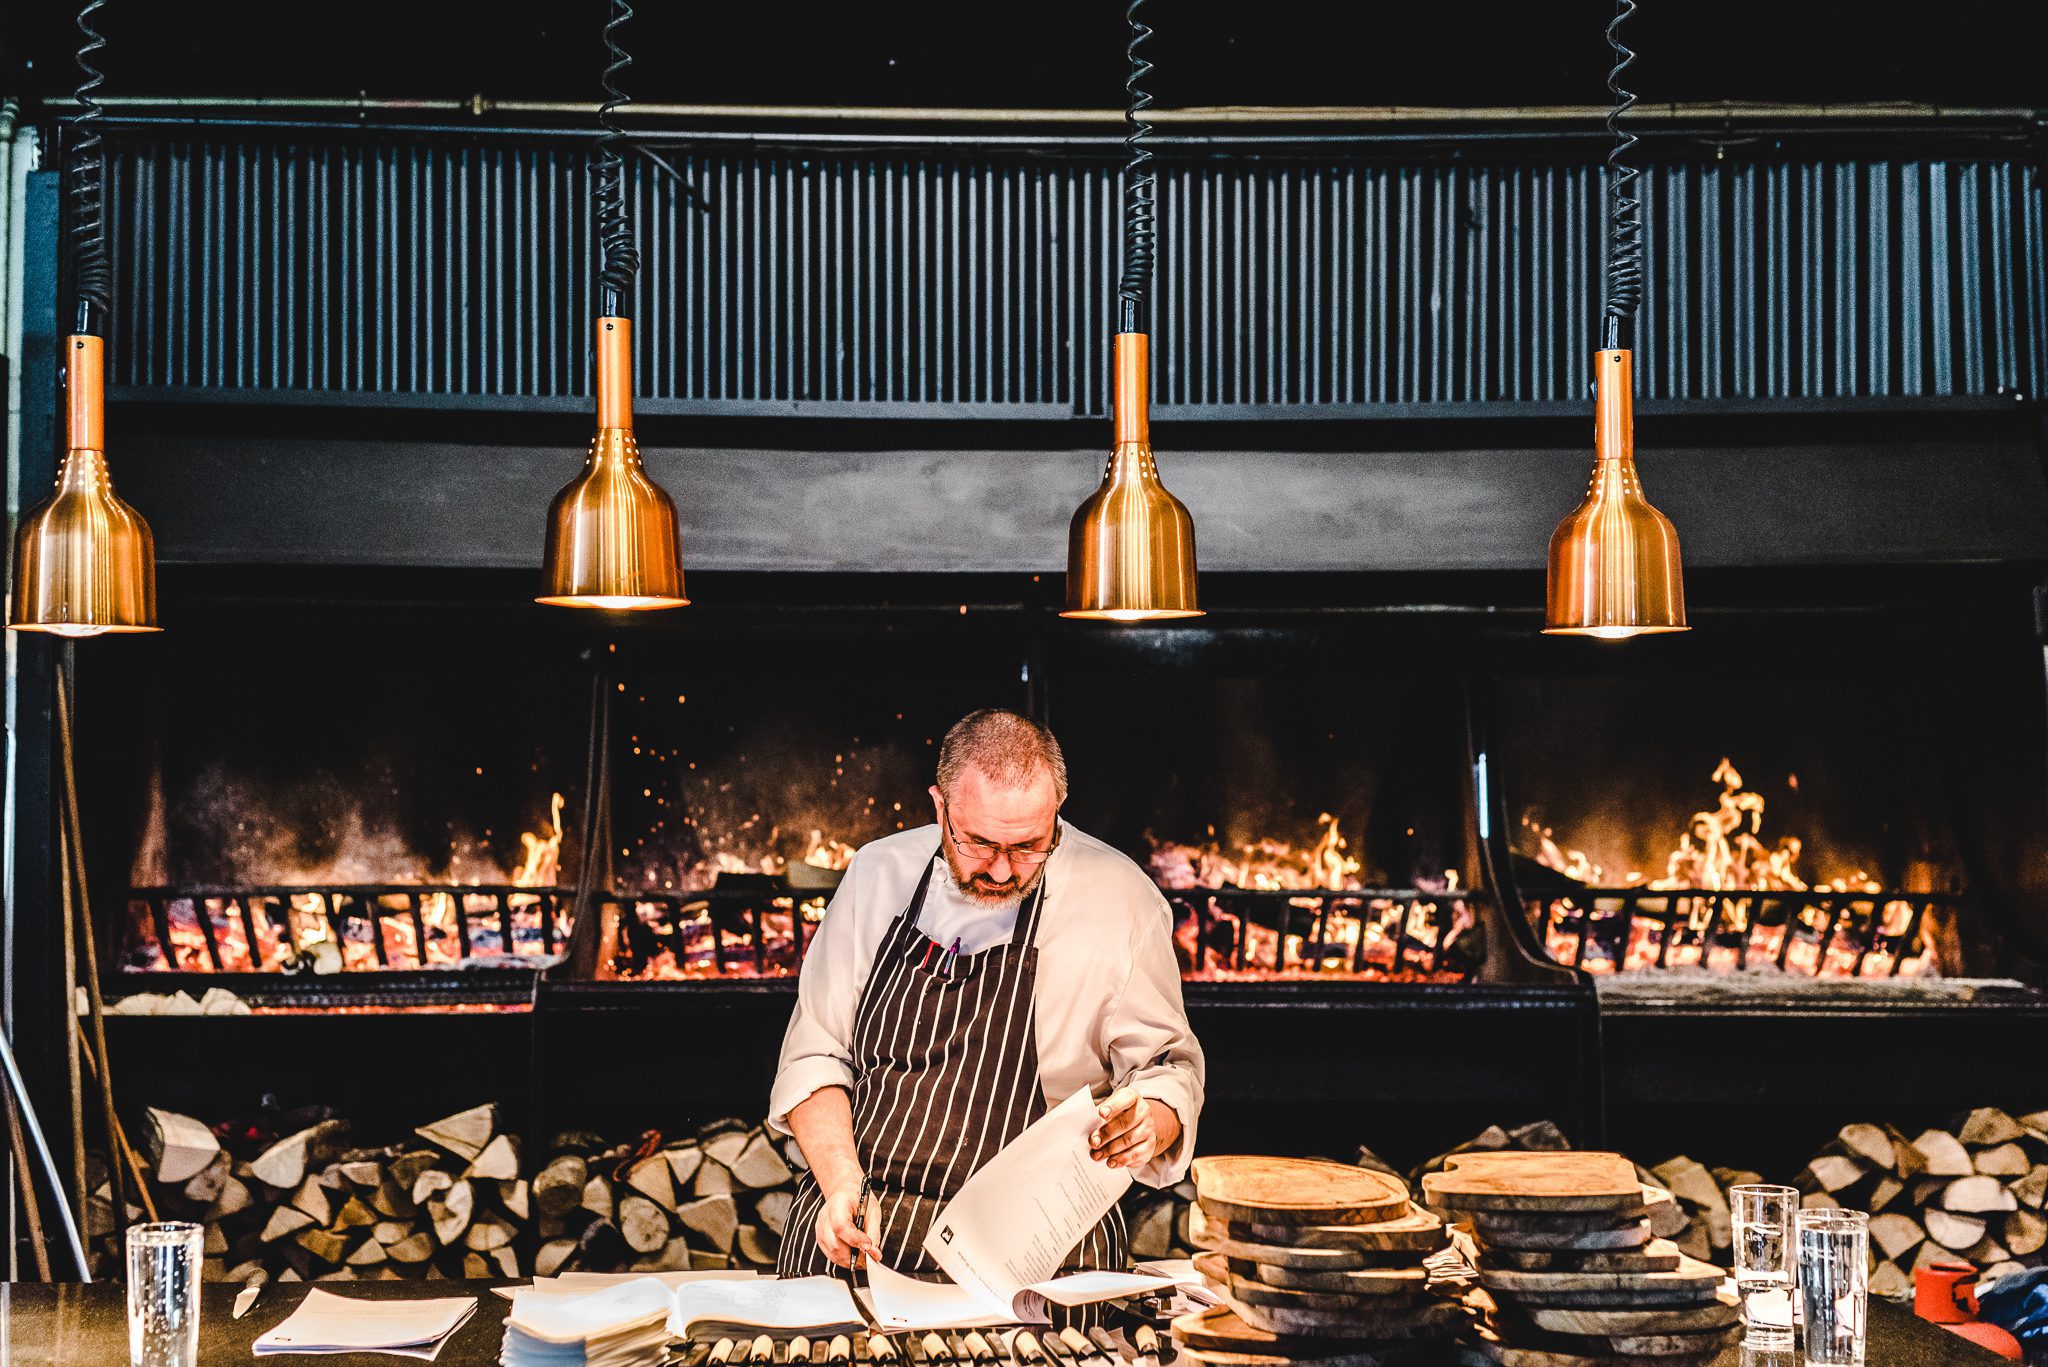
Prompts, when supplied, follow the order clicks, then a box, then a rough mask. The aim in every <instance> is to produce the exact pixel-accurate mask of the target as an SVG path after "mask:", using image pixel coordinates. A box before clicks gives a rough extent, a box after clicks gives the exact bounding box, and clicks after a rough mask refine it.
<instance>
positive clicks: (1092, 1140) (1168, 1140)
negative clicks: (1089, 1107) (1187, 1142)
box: [1088, 1087, 1180, 1168]
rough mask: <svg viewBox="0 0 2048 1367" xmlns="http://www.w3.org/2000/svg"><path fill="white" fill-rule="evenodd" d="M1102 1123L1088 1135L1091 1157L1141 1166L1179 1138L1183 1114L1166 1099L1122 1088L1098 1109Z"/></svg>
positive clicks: (1116, 1165) (1123, 1165)
mask: <svg viewBox="0 0 2048 1367" xmlns="http://www.w3.org/2000/svg"><path fill="white" fill-rule="evenodd" d="M1095 1113H1096V1114H1097V1115H1099V1116H1101V1117H1102V1123H1101V1124H1100V1125H1097V1126H1096V1127H1095V1130H1094V1133H1092V1134H1090V1135H1089V1136H1088V1156H1089V1157H1090V1158H1093V1159H1096V1160H1098V1161H1100V1162H1104V1163H1107V1164H1109V1166H1111V1167H1112V1168H1142V1167H1143V1166H1145V1164H1147V1163H1149V1162H1151V1161H1152V1160H1153V1159H1155V1158H1157V1157H1158V1156H1159V1155H1160V1154H1162V1153H1165V1152H1166V1151H1167V1150H1168V1149H1170V1148H1172V1147H1173V1146H1174V1144H1175V1142H1176V1141H1178V1140H1179V1139H1180V1117H1179V1116H1178V1115H1175V1114H1174V1111H1173V1107H1171V1106H1169V1105H1167V1104H1166V1103H1165V1102H1163V1101H1154V1100H1153V1099H1152V1098H1150V1097H1142V1096H1139V1095H1138V1094H1137V1093H1136V1092H1134V1091H1132V1090H1131V1089H1130V1088H1129V1087H1120V1088H1118V1089H1117V1090H1116V1091H1115V1092H1112V1093H1111V1094H1110V1097H1109V1099H1108V1100H1107V1101H1104V1102H1102V1103H1101V1104H1100V1105H1098V1106H1097V1107H1096V1108H1095Z"/></svg>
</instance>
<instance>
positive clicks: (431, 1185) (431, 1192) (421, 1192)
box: [412, 1168, 455, 1205]
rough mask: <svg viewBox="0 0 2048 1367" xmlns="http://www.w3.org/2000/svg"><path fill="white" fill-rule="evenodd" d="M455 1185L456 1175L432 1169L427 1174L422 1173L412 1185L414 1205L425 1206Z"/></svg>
mask: <svg viewBox="0 0 2048 1367" xmlns="http://www.w3.org/2000/svg"><path fill="white" fill-rule="evenodd" d="M454 1185H455V1174H454V1173H452V1172H443V1171H442V1170H441V1169H439V1168H430V1169H428V1170H427V1171H426V1172H423V1173H421V1174H420V1175H419V1177H418V1178H417V1179H415V1180H414V1182H413V1184H412V1200H413V1204H414V1205H425V1204H426V1203H427V1202H429V1201H431V1200H433V1199H434V1198H435V1197H437V1196H439V1195H440V1194H441V1193H442V1192H444V1191H447V1190H448V1189H449V1188H450V1187H452V1186H454Z"/></svg>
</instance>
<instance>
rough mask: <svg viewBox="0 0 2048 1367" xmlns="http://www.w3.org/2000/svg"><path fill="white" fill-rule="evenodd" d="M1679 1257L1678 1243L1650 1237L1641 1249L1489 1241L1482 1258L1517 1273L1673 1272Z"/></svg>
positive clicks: (1487, 1262)
mask: <svg viewBox="0 0 2048 1367" xmlns="http://www.w3.org/2000/svg"><path fill="white" fill-rule="evenodd" d="M1681 1256H1683V1255H1681V1254H1680V1253H1679V1251H1678V1245H1677V1244H1674V1243H1672V1242H1671V1241H1670V1240H1668V1239H1652V1240H1651V1241H1650V1242H1649V1243H1647V1244H1645V1245H1644V1246H1643V1247H1641V1248H1616V1249H1576V1248H1574V1249H1560V1250H1555V1251H1551V1250H1537V1251H1533V1252H1532V1251H1526V1250H1523V1249H1518V1248H1505V1247H1503V1246H1501V1245H1500V1244H1492V1245H1490V1246H1489V1247H1488V1248H1487V1250H1486V1252H1485V1254H1484V1255H1483V1258H1484V1262H1485V1265H1486V1266H1487V1267H1498V1268H1503V1269H1513V1270H1516V1271H1520V1272H1568V1271H1573V1272H1676V1271H1677V1270H1678V1260H1679V1258H1680V1257H1681Z"/></svg>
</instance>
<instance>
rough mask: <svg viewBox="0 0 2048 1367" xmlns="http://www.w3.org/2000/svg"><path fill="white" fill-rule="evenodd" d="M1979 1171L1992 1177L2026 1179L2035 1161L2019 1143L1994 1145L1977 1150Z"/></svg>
mask: <svg viewBox="0 0 2048 1367" xmlns="http://www.w3.org/2000/svg"><path fill="white" fill-rule="evenodd" d="M1975 1161H1976V1164H1977V1171H1978V1172H1981V1173H1985V1174H1987V1175H1989V1176H1992V1177H2025V1176H2026V1175H2027V1174H2028V1173H2029V1172H2031V1171H2033V1167H2034V1160H2033V1159H2031V1158H2029V1157H2027V1151H2026V1150H2025V1149H2024V1148H2022V1147H2020V1145H2018V1144H2017V1143H2007V1144H1994V1145H1992V1146H1991V1147H1990V1148H1988V1149H1979V1150H1977V1157H1976V1160H1975Z"/></svg>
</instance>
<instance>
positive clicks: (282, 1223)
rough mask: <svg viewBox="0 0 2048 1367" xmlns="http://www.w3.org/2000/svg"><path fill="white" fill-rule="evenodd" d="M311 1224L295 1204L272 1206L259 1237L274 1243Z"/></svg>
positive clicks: (311, 1220)
mask: <svg viewBox="0 0 2048 1367" xmlns="http://www.w3.org/2000/svg"><path fill="white" fill-rule="evenodd" d="M312 1224H313V1217H312V1216H310V1215H308V1214H306V1212H305V1211H303V1210H300V1209H298V1208H297V1207H296V1206H273V1207H272V1208H271V1211H270V1219H269V1220H267V1221H265V1222H264V1225H263V1233H262V1234H261V1235H260V1236H259V1237H260V1238H262V1240H263V1242H264V1243H266V1244H274V1243H276V1242H277V1241H278V1240H279V1239H288V1238H290V1237H291V1236H292V1235H294V1234H297V1233H298V1232H299V1231H300V1230H302V1229H309V1228H311V1227H312ZM110 1232H111V1231H110Z"/></svg>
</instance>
